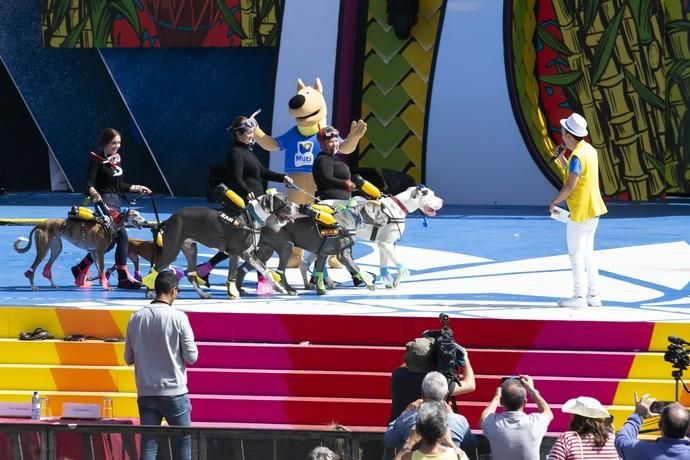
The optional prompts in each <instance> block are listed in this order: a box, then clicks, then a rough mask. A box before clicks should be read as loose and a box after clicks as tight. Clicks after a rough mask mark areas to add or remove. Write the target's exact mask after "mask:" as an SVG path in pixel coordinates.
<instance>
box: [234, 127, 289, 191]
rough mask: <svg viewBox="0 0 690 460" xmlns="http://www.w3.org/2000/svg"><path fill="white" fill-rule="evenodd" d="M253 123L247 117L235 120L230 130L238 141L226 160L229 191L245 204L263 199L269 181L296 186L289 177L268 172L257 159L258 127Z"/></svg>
mask: <svg viewBox="0 0 690 460" xmlns="http://www.w3.org/2000/svg"><path fill="white" fill-rule="evenodd" d="M253 121H254V120H253V119H249V118H247V117H245V116H239V117H235V119H234V120H233V122H232V124H231V125H230V127H229V128H228V131H230V133H231V134H232V137H233V139H234V140H235V143H234V144H233V145H232V147H230V151H229V152H228V156H227V158H226V160H225V165H226V168H227V173H228V187H230V188H231V189H232V190H234V191H235V193H237V194H238V195H240V196H241V197H242V198H244V199H245V200H253V199H254V198H256V197H258V196H261V195H263V194H264V193H265V190H264V182H265V181H273V182H283V183H284V184H285V185H291V184H292V179H291V178H290V177H289V176H286V175H285V174H281V173H277V172H275V171H271V170H270V169H267V168H266V167H264V165H262V164H261V162H260V161H259V159H258V158H257V157H256V155H254V152H253V146H254V127H255V126H256V125H255V124H253V123H252V122H253Z"/></svg>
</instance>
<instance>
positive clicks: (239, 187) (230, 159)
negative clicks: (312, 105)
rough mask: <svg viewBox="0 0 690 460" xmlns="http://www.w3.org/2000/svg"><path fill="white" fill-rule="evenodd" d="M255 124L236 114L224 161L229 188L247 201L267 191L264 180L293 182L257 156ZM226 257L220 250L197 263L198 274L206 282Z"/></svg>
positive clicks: (289, 183) (249, 119) (230, 130)
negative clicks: (231, 138)
mask: <svg viewBox="0 0 690 460" xmlns="http://www.w3.org/2000/svg"><path fill="white" fill-rule="evenodd" d="M255 127H256V122H255V121H254V119H253V118H247V117H245V116H243V115H240V116H238V117H235V119H234V120H233V121H232V124H231V125H230V126H228V132H229V133H230V135H231V136H232V137H233V139H234V141H235V142H234V143H233V144H232V146H231V147H230V151H229V152H228V156H227V158H226V160H225V165H226V168H227V174H228V187H229V188H230V189H231V190H233V191H234V192H235V193H237V194H238V195H239V196H241V197H242V198H243V199H244V200H245V201H248V200H253V199H255V198H256V197H259V196H261V195H264V194H265V190H264V181H273V182H283V183H284V184H285V185H286V186H287V185H291V184H292V178H291V177H290V176H287V175H285V174H281V173H278V172H275V171H271V170H270V169H268V168H266V167H265V166H264V165H262V164H261V162H260V161H259V159H258V158H257V157H256V155H254V152H253V146H254V128H255ZM227 258H228V256H227V255H226V254H225V253H223V252H219V253H217V254H216V255H214V256H213V257H212V258H211V259H210V260H209V261H208V262H205V263H203V264H201V265H198V266H197V274H198V275H199V276H200V277H201V278H202V279H204V280H206V281H207V280H208V274H209V273H211V270H213V267H215V266H216V265H218V264H219V263H221V262H222V261H224V260H225V259H227Z"/></svg>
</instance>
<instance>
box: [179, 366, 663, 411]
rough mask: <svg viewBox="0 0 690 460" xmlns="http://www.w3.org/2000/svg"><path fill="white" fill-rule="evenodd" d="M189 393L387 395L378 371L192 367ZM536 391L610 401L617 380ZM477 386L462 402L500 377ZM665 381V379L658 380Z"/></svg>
mask: <svg viewBox="0 0 690 460" xmlns="http://www.w3.org/2000/svg"><path fill="white" fill-rule="evenodd" d="M188 374H189V375H188V377H189V382H188V387H189V391H190V393H193V394H198V395H212V394H224V395H241V396H276V397H285V396H295V397H318V398H328V397H332V398H374V399H377V398H378V399H387V398H390V375H389V374H387V373H381V372H354V371H353V372H342V371H284V370H281V371H279V370H253V369H199V368H195V369H190V370H189V373H188ZM534 379H535V382H536V384H537V386H538V387H539V391H540V392H541V393H542V395H544V398H546V399H547V401H549V402H550V403H564V402H565V401H567V400H568V399H570V398H575V397H577V396H581V395H582V392H583V388H585V387H586V388H587V394H588V395H589V396H592V397H595V398H597V399H598V400H599V401H601V402H602V403H603V404H612V403H613V398H614V396H615V394H616V390H617V388H618V385H619V382H620V381H619V380H618V379H600V378H582V377H578V378H575V377H573V378H568V379H562V378H560V377H542V376H535V377H534ZM475 380H476V384H477V389H476V390H475V391H474V392H472V393H470V394H467V395H463V396H461V397H459V400H462V401H489V400H491V398H492V397H493V395H494V394H495V392H496V387H497V386H499V385H500V382H501V378H500V377H498V376H487V375H477V376H476V378H475ZM658 382H659V384H660V385H667V382H665V381H658Z"/></svg>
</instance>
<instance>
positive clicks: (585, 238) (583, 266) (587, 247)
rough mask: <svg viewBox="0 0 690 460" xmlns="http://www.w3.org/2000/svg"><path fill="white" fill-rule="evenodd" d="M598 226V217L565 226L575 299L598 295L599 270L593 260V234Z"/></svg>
mask: <svg viewBox="0 0 690 460" xmlns="http://www.w3.org/2000/svg"><path fill="white" fill-rule="evenodd" d="M598 225H599V218H598V217H595V218H593V219H589V220H586V221H584V222H568V225H567V232H566V234H567V240H568V255H569V256H570V265H571V267H572V269H573V284H574V291H575V296H576V297H584V296H585V295H599V270H598V269H597V264H596V262H595V260H594V234H595V233H596V231H597V226H598ZM585 276H586V278H585Z"/></svg>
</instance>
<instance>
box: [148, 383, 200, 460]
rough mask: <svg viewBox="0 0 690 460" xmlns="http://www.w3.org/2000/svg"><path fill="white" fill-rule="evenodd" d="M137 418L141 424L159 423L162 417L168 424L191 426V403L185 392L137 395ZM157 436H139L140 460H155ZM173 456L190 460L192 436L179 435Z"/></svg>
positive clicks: (181, 459) (180, 459)
mask: <svg viewBox="0 0 690 460" xmlns="http://www.w3.org/2000/svg"><path fill="white" fill-rule="evenodd" d="M137 405H138V406H139V419H140V420H141V424H142V425H156V426H158V425H160V424H161V422H162V421H163V418H165V420H166V421H167V422H168V425H170V426H191V424H192V417H191V413H192V404H191V402H190V401H189V396H188V395H187V394H186V393H185V394H182V395H177V396H139V397H138V398H137ZM158 441H159V439H158V436H146V435H144V436H142V437H141V460H156V454H157V453H158ZM176 445H177V449H176V450H177V452H176V454H175V458H176V459H179V460H191V458H192V437H191V436H180V437H178V438H177V440H176Z"/></svg>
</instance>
